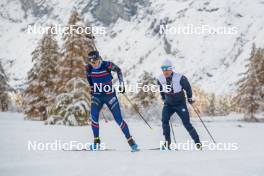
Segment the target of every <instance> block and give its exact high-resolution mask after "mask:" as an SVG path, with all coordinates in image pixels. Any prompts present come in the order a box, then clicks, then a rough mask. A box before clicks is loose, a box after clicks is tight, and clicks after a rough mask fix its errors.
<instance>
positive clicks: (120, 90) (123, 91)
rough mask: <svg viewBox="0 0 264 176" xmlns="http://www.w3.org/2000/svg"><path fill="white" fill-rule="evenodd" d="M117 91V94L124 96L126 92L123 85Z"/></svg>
mask: <svg viewBox="0 0 264 176" xmlns="http://www.w3.org/2000/svg"><path fill="white" fill-rule="evenodd" d="M118 91H119V93H122V94H124V93H125V92H126V89H125V85H124V84H121V85H120V86H119V87H118Z"/></svg>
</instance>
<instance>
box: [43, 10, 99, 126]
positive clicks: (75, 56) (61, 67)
mask: <svg viewBox="0 0 264 176" xmlns="http://www.w3.org/2000/svg"><path fill="white" fill-rule="evenodd" d="M70 29H71V30H70ZM88 29H89V28H87V27H86V26H85V23H84V21H83V19H82V17H81V16H80V14H79V13H78V12H76V11H73V12H72V14H71V16H70V19H69V22H68V30H67V31H65V33H64V36H63V41H64V44H63V57H62V58H61V60H60V61H59V64H58V67H57V68H58V71H59V74H58V75H59V77H58V79H57V80H58V81H57V83H56V85H57V87H56V90H57V91H58V95H57V98H56V101H55V103H54V104H52V105H51V106H50V107H49V118H48V120H47V121H46V123H47V124H64V125H74V126H75V125H85V124H87V120H88V117H89V112H90V110H89V107H88V104H89V102H90V93H89V89H88V87H89V86H87V84H88V83H87V80H86V78H85V69H84V68H85V57H87V55H88V53H89V52H90V51H92V50H94V48H93V47H94V43H93V39H92V33H91V31H88ZM84 31H85V32H84Z"/></svg>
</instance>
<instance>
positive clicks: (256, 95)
mask: <svg viewBox="0 0 264 176" xmlns="http://www.w3.org/2000/svg"><path fill="white" fill-rule="evenodd" d="M263 65H264V50H263V49H260V48H258V49H257V48H256V46H255V44H253V46H252V51H251V56H250V58H249V63H248V64H247V65H246V68H247V70H246V72H245V73H243V74H242V76H243V77H242V78H241V79H240V80H239V81H238V85H239V86H238V90H237V92H238V94H237V96H236V97H235V102H236V103H237V104H238V105H239V106H240V107H241V108H242V111H243V112H244V113H245V115H244V117H245V120H249V121H257V119H256V117H255V113H256V112H257V110H258V109H259V108H260V107H261V106H263V102H264V99H263V98H264V97H263V86H264V82H263V77H264V74H263V68H264V67H263Z"/></svg>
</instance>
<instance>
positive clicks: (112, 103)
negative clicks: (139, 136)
mask: <svg viewBox="0 0 264 176" xmlns="http://www.w3.org/2000/svg"><path fill="white" fill-rule="evenodd" d="M108 96H109V98H108V101H107V102H106V104H107V106H108V108H109V109H110V111H111V113H112V114H113V116H114V119H115V121H116V123H117V124H118V125H119V126H120V128H121V130H122V132H123V133H124V135H125V137H126V138H127V139H130V138H131V135H130V132H129V128H128V125H127V123H126V122H125V121H124V120H123V118H122V115H121V110H120V106H119V102H118V99H117V97H116V96H115V94H113V95H108Z"/></svg>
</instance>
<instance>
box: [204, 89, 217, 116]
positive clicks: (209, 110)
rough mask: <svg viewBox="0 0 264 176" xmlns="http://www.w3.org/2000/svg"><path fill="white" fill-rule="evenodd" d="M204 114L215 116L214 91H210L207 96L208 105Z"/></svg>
mask: <svg viewBox="0 0 264 176" xmlns="http://www.w3.org/2000/svg"><path fill="white" fill-rule="evenodd" d="M206 114H207V115H209V116H215V115H216V97H215V94H214V93H212V94H211V95H210V96H209V105H208V108H207V110H206Z"/></svg>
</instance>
